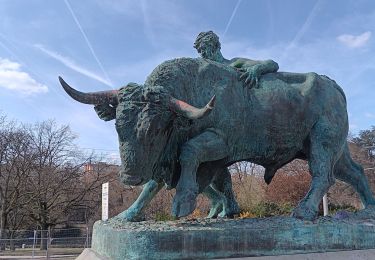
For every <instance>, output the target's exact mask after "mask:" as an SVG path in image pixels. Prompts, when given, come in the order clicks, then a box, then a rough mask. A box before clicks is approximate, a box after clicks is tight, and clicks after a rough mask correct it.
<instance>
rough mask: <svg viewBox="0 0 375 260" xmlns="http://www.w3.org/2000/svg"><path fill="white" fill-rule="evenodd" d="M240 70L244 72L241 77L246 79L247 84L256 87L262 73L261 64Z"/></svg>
mask: <svg viewBox="0 0 375 260" xmlns="http://www.w3.org/2000/svg"><path fill="white" fill-rule="evenodd" d="M239 71H240V72H241V73H242V74H241V76H240V79H241V80H243V81H245V85H249V86H250V87H256V86H257V85H258V80H259V77H260V76H261V75H262V73H261V71H260V66H258V65H254V66H251V67H247V68H242V69H239Z"/></svg>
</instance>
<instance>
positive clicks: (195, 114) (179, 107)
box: [169, 95, 216, 119]
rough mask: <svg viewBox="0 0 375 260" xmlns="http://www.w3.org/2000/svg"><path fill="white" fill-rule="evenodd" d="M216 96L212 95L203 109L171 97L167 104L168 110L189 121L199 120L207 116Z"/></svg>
mask: <svg viewBox="0 0 375 260" xmlns="http://www.w3.org/2000/svg"><path fill="white" fill-rule="evenodd" d="M215 99H216V96H215V95H214V96H213V97H212V98H211V100H210V101H209V102H208V103H207V105H206V106H205V107H203V108H196V107H194V106H192V105H190V104H188V103H186V102H184V101H182V100H179V99H176V98H173V97H171V99H170V102H169V108H170V109H171V110H172V111H174V112H176V113H177V114H180V115H182V116H184V117H186V118H189V119H199V118H202V117H204V116H206V115H208V114H209V113H210V112H211V111H212V109H213V108H214V105H215Z"/></svg>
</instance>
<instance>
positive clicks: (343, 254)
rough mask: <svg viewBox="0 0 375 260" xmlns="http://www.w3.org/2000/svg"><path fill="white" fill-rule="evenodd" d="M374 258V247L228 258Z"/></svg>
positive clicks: (250, 259)
mask: <svg viewBox="0 0 375 260" xmlns="http://www.w3.org/2000/svg"><path fill="white" fill-rule="evenodd" d="M240 259H247V260H374V259H375V249H369V250H352V251H340V252H329V253H314V254H298V255H280V256H262V257H245V258H230V260H240Z"/></svg>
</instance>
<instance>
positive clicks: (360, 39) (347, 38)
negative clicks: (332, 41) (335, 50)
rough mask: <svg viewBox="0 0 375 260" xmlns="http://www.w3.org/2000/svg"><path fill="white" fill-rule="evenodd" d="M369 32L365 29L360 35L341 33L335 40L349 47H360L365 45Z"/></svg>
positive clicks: (369, 35)
mask: <svg viewBox="0 0 375 260" xmlns="http://www.w3.org/2000/svg"><path fill="white" fill-rule="evenodd" d="M370 37H371V32H370V31H367V32H364V33H362V34H360V35H357V36H355V35H351V34H342V35H340V36H338V37H337V40H338V41H340V42H341V43H343V44H344V45H345V46H347V47H349V48H360V47H363V46H365V45H366V43H367V42H368V41H369V40H370Z"/></svg>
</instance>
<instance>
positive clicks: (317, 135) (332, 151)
mask: <svg viewBox="0 0 375 260" xmlns="http://www.w3.org/2000/svg"><path fill="white" fill-rule="evenodd" d="M328 126H329V124H327V123H324V122H323V123H322V122H318V123H317V124H316V125H315V126H314V129H312V131H311V133H310V152H309V167H310V173H311V177H312V180H311V184H310V190H309V191H308V193H307V195H306V196H305V197H304V198H303V199H302V200H301V201H300V202H299V204H298V206H297V207H296V208H295V209H294V210H293V213H292V216H294V217H296V218H300V219H306V220H314V219H315V218H316V216H317V214H318V207H319V204H320V201H321V199H322V198H323V196H324V194H325V193H327V191H328V189H329V187H331V186H332V185H333V184H334V182H335V178H334V176H333V167H334V165H335V163H336V161H337V158H338V157H339V156H340V155H341V153H342V146H343V142H344V141H345V137H343V136H340V133H337V132H340V131H337V129H334V128H329V127H328ZM342 140H343V141H342ZM340 141H341V143H342V144H340Z"/></svg>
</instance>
